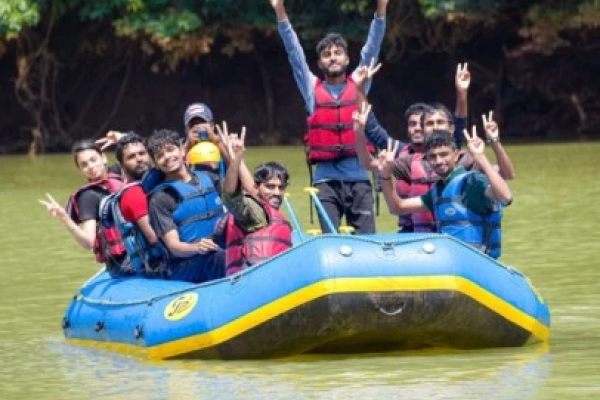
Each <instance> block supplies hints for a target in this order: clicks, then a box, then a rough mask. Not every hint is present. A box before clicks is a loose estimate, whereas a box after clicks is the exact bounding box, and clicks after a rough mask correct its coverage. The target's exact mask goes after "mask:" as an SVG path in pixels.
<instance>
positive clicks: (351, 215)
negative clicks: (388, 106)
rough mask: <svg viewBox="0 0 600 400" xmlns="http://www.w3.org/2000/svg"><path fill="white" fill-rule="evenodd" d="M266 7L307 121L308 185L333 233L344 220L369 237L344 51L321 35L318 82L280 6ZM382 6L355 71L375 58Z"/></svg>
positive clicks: (368, 207)
mask: <svg viewBox="0 0 600 400" xmlns="http://www.w3.org/2000/svg"><path fill="white" fill-rule="evenodd" d="M270 1H271V5H272V6H273V9H274V10H275V14H276V16H277V25H278V29H279V34H280V36H281V38H282V40H283V44H284V46H285V49H286V51H287V54H288V58H289V61H290V64H291V66H292V70H293V73H294V78H295V80H296V84H297V86H298V89H299V90H300V93H301V94H302V97H303V98H304V103H305V107H306V112H307V115H308V120H307V122H308V133H307V134H306V135H305V143H306V145H307V148H308V149H307V150H308V153H307V159H308V162H309V163H310V164H316V170H315V174H314V177H312V178H311V179H312V181H313V183H314V186H315V187H316V188H318V189H319V193H318V197H319V199H320V200H321V203H322V204H323V207H324V208H325V211H326V212H327V214H328V216H329V218H330V220H331V222H332V223H333V226H334V227H337V226H339V225H340V222H341V219H342V217H343V216H344V215H345V216H346V221H347V223H348V225H351V226H352V227H354V229H355V232H356V233H363V234H364V233H374V232H375V215H374V213H373V190H372V187H371V182H370V181H369V175H368V172H367V171H366V170H365V169H364V168H363V167H362V166H361V164H360V162H359V160H358V158H357V157H356V148H355V143H354V132H353V129H352V127H353V122H352V113H353V112H354V111H355V110H356V109H357V107H356V87H355V84H354V79H353V76H348V75H347V73H346V69H347V68H348V63H349V59H348V45H347V43H346V41H345V40H344V38H343V37H342V36H341V35H340V34H337V33H329V34H327V35H326V36H325V37H324V38H323V39H322V40H321V41H320V42H319V43H318V44H317V54H318V57H319V60H318V64H319V68H320V69H321V71H322V72H323V75H324V78H323V79H320V78H317V77H316V76H315V75H314V74H313V73H312V72H311V71H310V69H309V67H308V64H307V62H306V57H305V55H304V51H303V49H302V46H301V45H300V42H299V40H298V36H297V35H296V32H294V29H293V28H292V25H291V24H290V21H289V20H288V17H287V14H286V11H285V7H284V4H283V3H284V2H283V0H270ZM387 4H388V0H377V11H376V13H375V18H373V22H372V23H371V27H370V30H369V36H368V38H367V42H366V43H365V45H364V47H363V48H362V51H361V60H360V64H359V65H366V64H368V63H369V62H371V60H376V59H377V58H378V56H379V49H380V47H381V42H382V40H383V34H384V32H385V13H386V8H387ZM369 86H370V85H368V86H367V87H369ZM320 223H321V229H322V231H323V232H329V229H328V228H327V224H326V223H324V220H323V218H320Z"/></svg>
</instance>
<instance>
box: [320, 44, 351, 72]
mask: <svg viewBox="0 0 600 400" xmlns="http://www.w3.org/2000/svg"><path fill="white" fill-rule="evenodd" d="M348 63H349V59H348V54H347V53H346V51H345V50H344V48H343V47H340V46H338V45H336V44H332V45H331V46H329V47H327V48H326V49H323V50H322V51H321V53H320V54H319V68H320V69H321V71H323V74H325V76H326V77H328V78H335V77H338V76H342V75H345V74H346V69H347V68H348Z"/></svg>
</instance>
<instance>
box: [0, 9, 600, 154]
mask: <svg viewBox="0 0 600 400" xmlns="http://www.w3.org/2000/svg"><path fill="white" fill-rule="evenodd" d="M375 5H376V1H375V0H352V1H350V0H328V1H322V0H296V1H294V0H287V1H286V8H287V10H288V14H289V16H290V20H291V22H292V24H293V26H294V27H295V29H296V31H297V32H298V34H299V36H300V38H301V40H302V43H303V44H304V48H305V51H306V55H307V59H308V60H309V62H310V63H311V67H313V71H315V72H316V71H317V68H316V54H315V51H314V47H315V45H316V42H317V41H318V40H319V39H320V38H321V37H322V35H323V34H324V33H325V32H328V31H338V32H341V33H343V34H344V35H345V36H346V37H347V39H348V41H349V42H350V45H351V60H353V61H354V64H352V67H355V66H356V62H357V61H358V57H359V51H360V47H361V46H362V44H363V43H364V40H365V38H366V33H367V30H368V26H369V24H370V21H371V18H372V15H373V12H374V10H375ZM381 61H382V63H383V64H384V65H383V69H382V71H381V72H380V73H379V74H378V76H376V78H375V81H374V84H373V87H372V91H371V93H370V100H371V101H372V103H373V104H374V109H375V112H376V113H377V115H378V118H379V119H380V122H382V124H383V125H384V126H385V127H387V128H388V130H389V131H390V133H391V134H392V135H394V136H397V137H404V135H405V130H404V126H405V124H404V122H403V118H404V117H403V114H404V110H405V109H406V107H407V106H408V105H410V104H411V103H413V102H416V101H425V102H432V101H441V102H443V103H445V104H447V105H448V106H449V107H450V108H451V109H453V108H454V102H455V95H454V74H455V71H456V65H457V63H462V62H468V63H469V69H470V71H471V74H472V82H471V88H470V90H469V115H470V120H471V123H480V122H481V121H480V118H481V117H480V116H481V114H482V113H483V112H487V111H488V110H489V109H493V110H495V116H496V119H498V120H499V123H500V127H501V135H502V136H503V138H506V139H507V140H514V141H516V140H522V141H541V140H543V141H549V140H551V141H563V140H591V139H598V138H600V79H598V74H599V73H600V0H581V1H577V0H573V1H567V0H565V1H558V0H556V1H543V2H541V1H517V0H504V1H491V0H456V1H442V0H390V1H389V5H388V15H387V32H386V37H385V40H384V44H383V46H382V53H381ZM197 101H201V102H205V103H207V104H208V105H209V106H210V107H211V108H212V110H213V113H214V114H215V118H216V121H217V122H219V121H222V120H226V121H227V122H228V123H229V125H230V126H233V127H234V129H235V128H236V127H239V126H241V125H246V126H247V127H248V129H249V141H250V143H251V144H265V145H266V144H299V143H301V138H302V134H303V132H304V129H305V115H304V107H303V102H302V99H301V96H300V94H299V92H298V90H297V89H296V86H295V82H294V80H293V77H292V74H291V70H290V67H289V64H288V61H287V56H286V54H285V49H284V48H283V44H282V42H281V40H280V38H279V36H278V34H277V30H276V22H275V16H274V13H273V10H272V9H271V6H270V4H269V1H268V0H204V1H201V0H179V1H177V0H174V1H168V0H110V1H109V0H106V1H92V0H2V1H1V2H0V110H1V111H0V153H27V152H28V153H30V154H37V153H41V152H51V151H65V150H68V149H69V147H70V145H71V144H72V142H73V141H74V140H76V139H78V138H82V137H99V136H102V135H103V134H104V133H105V132H106V131H107V130H109V129H118V130H131V129H133V130H136V131H138V132H140V133H142V134H144V135H147V134H149V133H150V132H151V131H152V130H153V129H156V128H163V127H168V128H174V129H177V130H179V131H181V130H182V128H183V121H182V117H183V116H182V114H183V111H184V109H185V107H186V105H187V104H189V103H191V102H197Z"/></svg>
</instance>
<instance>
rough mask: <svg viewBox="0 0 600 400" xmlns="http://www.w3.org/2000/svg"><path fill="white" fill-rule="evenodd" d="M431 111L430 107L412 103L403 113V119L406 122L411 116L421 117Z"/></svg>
mask: <svg viewBox="0 0 600 400" xmlns="http://www.w3.org/2000/svg"><path fill="white" fill-rule="evenodd" d="M429 110H431V106H430V105H429V104H425V103H414V104H411V105H410V106H409V107H408V108H407V109H406V111H405V112H404V118H406V120H407V121H408V118H409V117H410V116H411V115H422V114H424V113H426V112H428V111H429Z"/></svg>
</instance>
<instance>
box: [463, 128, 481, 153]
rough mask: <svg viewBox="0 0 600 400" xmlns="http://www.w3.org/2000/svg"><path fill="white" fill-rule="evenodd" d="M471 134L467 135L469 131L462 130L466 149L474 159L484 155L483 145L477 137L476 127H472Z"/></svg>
mask: <svg viewBox="0 0 600 400" xmlns="http://www.w3.org/2000/svg"><path fill="white" fill-rule="evenodd" d="M472 130H473V134H472V135H469V131H468V130H467V129H465V130H464V132H463V133H464V135H465V139H466V140H467V149H468V150H469V153H471V155H472V156H473V158H475V156H477V155H481V154H484V153H483V152H484V150H485V143H483V140H481V138H480V137H479V136H477V127H476V126H475V125H473V128H472Z"/></svg>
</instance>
